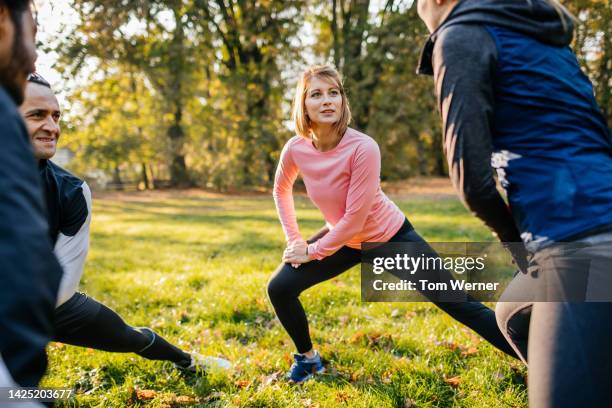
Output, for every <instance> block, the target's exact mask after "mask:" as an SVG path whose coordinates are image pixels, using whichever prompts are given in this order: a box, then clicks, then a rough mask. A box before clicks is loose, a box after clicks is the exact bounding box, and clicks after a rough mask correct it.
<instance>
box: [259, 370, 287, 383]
mask: <svg viewBox="0 0 612 408" xmlns="http://www.w3.org/2000/svg"><path fill="white" fill-rule="evenodd" d="M281 374H282V372H281V371H275V372H273V373H272V374H270V375H268V376H265V377H264V378H263V379H262V381H261V383H262V384H263V385H264V386H268V385H270V384H272V383H275V382H276V381H278V379H279V378H280V376H281Z"/></svg>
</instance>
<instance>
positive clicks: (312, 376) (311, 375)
mask: <svg viewBox="0 0 612 408" xmlns="http://www.w3.org/2000/svg"><path fill="white" fill-rule="evenodd" d="M325 371H326V370H325V367H321V369H320V370H318V371H316V372H315V373H314V374H308V375H307V376H306V378H304V379H303V380H302V381H293V380H289V381H290V382H292V383H293V384H296V385H299V384H304V383H305V382H306V381H308V380H312V379H313V378H314V376H315V375H319V374H323V373H324V372H325Z"/></svg>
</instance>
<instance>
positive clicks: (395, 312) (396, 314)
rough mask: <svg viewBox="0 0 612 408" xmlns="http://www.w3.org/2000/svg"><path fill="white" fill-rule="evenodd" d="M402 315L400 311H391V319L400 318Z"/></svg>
mask: <svg viewBox="0 0 612 408" xmlns="http://www.w3.org/2000/svg"><path fill="white" fill-rule="evenodd" d="M400 313H401V312H400V310H399V309H393V310H392V311H391V317H393V318H395V317H398V316H399V315H400Z"/></svg>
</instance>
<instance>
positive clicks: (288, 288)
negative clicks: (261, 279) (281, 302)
mask: <svg viewBox="0 0 612 408" xmlns="http://www.w3.org/2000/svg"><path fill="white" fill-rule="evenodd" d="M285 268H291V266H289V265H286V264H285V265H283V266H281V267H279V269H280V270H277V272H276V273H275V274H274V275H273V276H272V278H271V279H270V281H269V282H268V287H267V291H268V297H269V298H270V300H271V301H272V302H274V301H275V300H277V299H283V298H287V297H294V296H298V294H296V293H295V289H296V288H295V284H294V282H293V281H292V279H290V278H289V276H287V273H284V272H285V271H284V269H285Z"/></svg>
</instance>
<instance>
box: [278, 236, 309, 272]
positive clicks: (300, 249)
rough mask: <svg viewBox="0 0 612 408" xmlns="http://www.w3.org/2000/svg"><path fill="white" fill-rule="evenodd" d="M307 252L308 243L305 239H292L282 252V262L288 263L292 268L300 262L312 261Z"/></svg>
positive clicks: (296, 266)
mask: <svg viewBox="0 0 612 408" xmlns="http://www.w3.org/2000/svg"><path fill="white" fill-rule="evenodd" d="M307 252H308V244H307V243H306V241H294V242H292V243H290V244H289V245H288V246H287V248H286V249H285V251H284V252H283V262H286V263H290V264H291V266H293V267H294V268H298V267H299V266H300V265H301V264H303V263H307V262H310V261H312V258H311V257H310V255H307Z"/></svg>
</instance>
